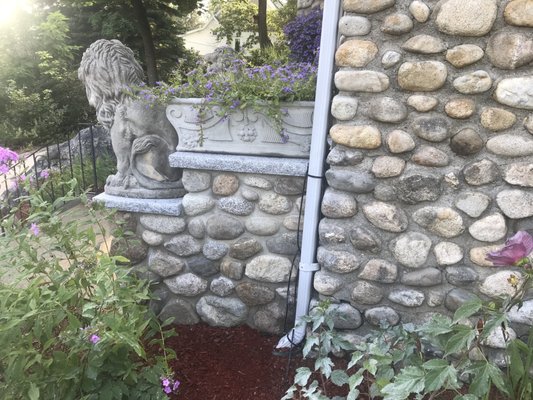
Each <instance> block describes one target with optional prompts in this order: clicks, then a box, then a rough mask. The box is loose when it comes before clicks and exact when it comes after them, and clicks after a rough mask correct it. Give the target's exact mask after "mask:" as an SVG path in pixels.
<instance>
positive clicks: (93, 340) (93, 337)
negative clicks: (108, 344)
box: [89, 334, 100, 344]
mask: <svg viewBox="0 0 533 400" xmlns="http://www.w3.org/2000/svg"><path fill="white" fill-rule="evenodd" d="M89 341H90V342H91V343H92V344H96V343H98V342H99V341H100V336H98V335H96V334H92V335H91V337H90V338H89Z"/></svg>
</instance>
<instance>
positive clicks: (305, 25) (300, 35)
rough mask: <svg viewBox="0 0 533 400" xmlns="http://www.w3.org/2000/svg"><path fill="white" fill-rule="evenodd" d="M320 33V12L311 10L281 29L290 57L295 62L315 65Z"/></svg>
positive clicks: (316, 9) (317, 9)
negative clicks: (285, 38)
mask: <svg viewBox="0 0 533 400" xmlns="http://www.w3.org/2000/svg"><path fill="white" fill-rule="evenodd" d="M321 31H322V10H321V9H320V7H317V8H315V9H313V10H312V11H311V12H309V13H308V14H305V15H303V14H302V15H299V16H297V17H296V18H294V19H293V20H292V21H291V22H289V23H288V24H287V25H285V27H284V28H283V32H284V33H285V36H286V37H287V41H288V44H289V48H290V49H291V57H292V58H293V59H294V60H295V61H297V62H305V63H316V62H317V61H318V53H319V49H320V33H321Z"/></svg>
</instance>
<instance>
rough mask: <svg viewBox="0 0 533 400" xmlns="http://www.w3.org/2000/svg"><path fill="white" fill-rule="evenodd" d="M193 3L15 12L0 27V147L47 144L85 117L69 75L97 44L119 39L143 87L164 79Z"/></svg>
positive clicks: (93, 1)
mask: <svg viewBox="0 0 533 400" xmlns="http://www.w3.org/2000/svg"><path fill="white" fill-rule="evenodd" d="M197 2H198V0H171V1H163V0H117V1H113V2H109V1H104V0H32V1H31V4H32V5H33V8H32V10H26V9H23V8H21V7H19V9H18V10H17V13H16V15H14V16H13V18H12V19H13V20H14V21H15V20H16V23H10V24H2V25H0V144H2V145H5V146H11V147H21V146H22V147H23V146H29V145H38V144H43V143H47V142H50V141H51V140H52V139H53V138H56V137H63V136H64V135H65V134H66V133H67V132H70V131H71V129H72V127H73V126H74V125H75V124H76V123H78V122H87V121H89V120H92V119H93V115H94V111H93V110H91V109H90V107H89V105H88V103H87V99H86V96H85V91H84V88H83V87H82V85H81V83H80V82H79V81H78V79H77V69H78V66H79V62H80V60H81V56H82V53H83V51H85V49H86V48H87V47H88V46H89V45H90V44H91V43H92V42H94V41H95V40H97V39H101V38H106V39H119V40H121V41H122V42H123V43H125V44H126V45H127V46H129V47H130V48H132V49H133V50H134V52H135V53H136V55H137V58H138V59H139V60H140V61H141V62H142V64H143V66H144V67H145V70H146V71H147V76H148V78H149V81H150V82H155V81H156V80H157V79H158V78H159V77H161V78H163V79H166V78H167V76H168V75H169V74H170V73H171V71H172V70H173V69H174V68H175V66H176V62H177V61H178V60H181V59H183V58H186V57H188V55H189V52H188V51H187V50H186V49H185V48H184V45H183V41H182V40H181V38H180V37H179V34H181V33H183V28H182V22H183V19H182V18H181V17H183V16H184V15H186V14H187V13H189V12H191V11H192V10H194V9H195V7H196V6H197ZM143 18H144V20H143V21H144V29H145V30H144V31H143V30H142V29H140V27H141V26H142V25H143V21H141V20H142V19H143ZM146 30H148V34H147V33H146V32H147V31H146Z"/></svg>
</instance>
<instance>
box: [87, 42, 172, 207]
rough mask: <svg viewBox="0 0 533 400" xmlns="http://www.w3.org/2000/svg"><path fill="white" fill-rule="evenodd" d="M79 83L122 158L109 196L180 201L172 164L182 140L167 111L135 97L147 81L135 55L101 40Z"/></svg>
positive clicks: (107, 189)
mask: <svg viewBox="0 0 533 400" xmlns="http://www.w3.org/2000/svg"><path fill="white" fill-rule="evenodd" d="M78 77H79V79H80V80H81V81H82V82H83V84H84V85H85V90H86V93H87V99H88V100H89V104H90V105H91V106H93V107H94V108H96V116H97V119H98V121H99V122H100V123H101V124H102V126H103V127H104V129H106V130H107V132H109V134H110V136H111V143H112V146H113V151H114V152H115V155H116V157H117V173H116V174H115V175H111V176H109V177H108V179H107V182H106V186H105V192H106V193H108V194H112V195H118V196H124V197H138V198H171V197H177V196H179V195H180V194H181V193H182V185H181V181H180V177H181V171H180V170H178V169H176V168H171V167H170V166H169V164H168V156H169V155H170V153H172V152H174V151H175V149H176V146H177V144H178V136H177V134H176V131H175V130H174V128H173V127H172V125H171V124H170V123H169V122H168V120H167V119H166V117H165V110H164V109H163V108H162V107H158V106H149V105H147V104H144V103H142V102H141V101H139V100H136V99H135V97H133V96H132V95H131V93H132V91H133V92H135V91H136V90H138V88H139V87H140V86H141V85H142V82H143V77H144V74H143V70H142V68H141V66H140V65H139V63H138V62H137V61H136V60H135V57H134V54H133V51H132V50H131V49H130V48H128V47H126V46H125V45H124V44H122V43H121V42H120V41H118V40H106V39H101V40H98V41H96V42H94V43H93V44H92V45H91V46H90V47H89V48H88V49H87V50H86V51H85V53H83V57H82V60H81V64H80V68H79V69H78Z"/></svg>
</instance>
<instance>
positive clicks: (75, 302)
mask: <svg viewBox="0 0 533 400" xmlns="http://www.w3.org/2000/svg"><path fill="white" fill-rule="evenodd" d="M0 158H1V159H2V163H3V164H4V165H9V164H10V163H11V162H15V161H16V160H17V159H18V156H17V155H16V153H13V152H11V151H10V150H6V149H2V148H0ZM52 177H53V176H50V178H52ZM46 178H47V176H46V173H45V174H43V175H41V176H35V175H28V176H26V177H24V178H22V177H21V178H20V179H19V178H17V177H13V179H14V180H17V182H18V183H19V185H20V188H21V190H20V191H18V192H17V193H14V195H17V196H18V197H17V198H16V199H10V200H14V201H12V202H10V203H9V206H10V207H11V208H9V210H10V211H7V212H4V214H3V217H2V220H1V221H0V224H1V227H2V235H0V260H1V262H0V277H2V284H1V285H0V298H2V301H1V302H0V326H1V329H0V343H2V346H0V371H1V373H0V375H1V379H0V398H2V399H3V398H6V399H23V398H24V399H26V398H28V399H32V398H43V399H48V398H58V399H74V398H76V399H77V398H115V399H126V398H127V399H131V400H145V399H150V400H152V399H153V400H156V399H159V400H163V399H165V398H167V397H168V396H167V393H175V392H176V391H177V390H178V387H179V385H180V384H179V381H177V380H175V379H171V380H169V383H168V385H167V386H164V387H163V388H162V386H161V384H162V383H161V380H160V377H161V376H163V375H165V376H171V375H170V369H169V365H168V361H169V359H171V358H173V357H175V354H174V352H173V350H172V349H170V348H167V347H166V346H165V339H166V338H168V337H169V336H171V335H172V334H173V331H171V330H163V329H162V326H161V324H160V323H159V321H158V320H157V318H156V317H155V315H153V314H152V313H151V311H150V310H149V308H148V306H147V304H148V302H149V301H150V300H151V295H150V291H149V284H148V282H146V281H143V280H141V279H140V278H138V277H137V276H135V275H133V274H131V272H130V269H129V268H123V267H121V266H120V265H119V263H124V262H125V261H127V260H126V259H125V258H124V257H121V256H120V255H112V254H110V243H107V242H106V239H105V238H106V234H105V231H104V228H103V223H104V222H106V224H105V225H106V226H109V225H108V224H111V223H113V221H114V222H115V223H116V221H117V218H116V216H115V215H113V214H112V213H111V214H110V213H109V212H108V211H106V210H105V209H103V207H100V208H99V209H98V205H97V204H90V203H89V202H88V199H87V197H86V196H85V195H77V194H76V193H79V189H78V188H77V187H76V185H75V180H73V181H72V182H69V183H68V184H66V183H65V184H64V185H63V186H58V187H57V188H58V192H62V189H65V195H64V196H61V197H59V198H57V199H56V200H55V201H53V202H52V201H49V200H47V199H48V197H47V196H46V195H45V191H46V186H47V185H49V184H50V183H51V182H50V179H46ZM37 179H39V183H40V184H39V185H37V184H36V183H37ZM70 201H80V203H81V204H80V207H84V208H83V209H82V210H80V211H81V212H80V216H83V221H80V218H65V214H64V213H65V209H64V205H65V204H66V203H68V202H70ZM2 207H4V208H3V209H4V210H7V209H8V208H7V205H6V204H3V205H2ZM115 226H117V225H115ZM123 231H124V230H123V228H121V227H120V226H118V227H117V229H114V230H113V231H112V235H113V236H114V237H120V236H121V232H123ZM97 238H102V239H97ZM101 241H103V243H102V242H101ZM4 277H8V278H9V279H3V278H4ZM153 349H157V351H156V352H154V351H153ZM159 350H161V352H159ZM162 389H163V390H162Z"/></svg>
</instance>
